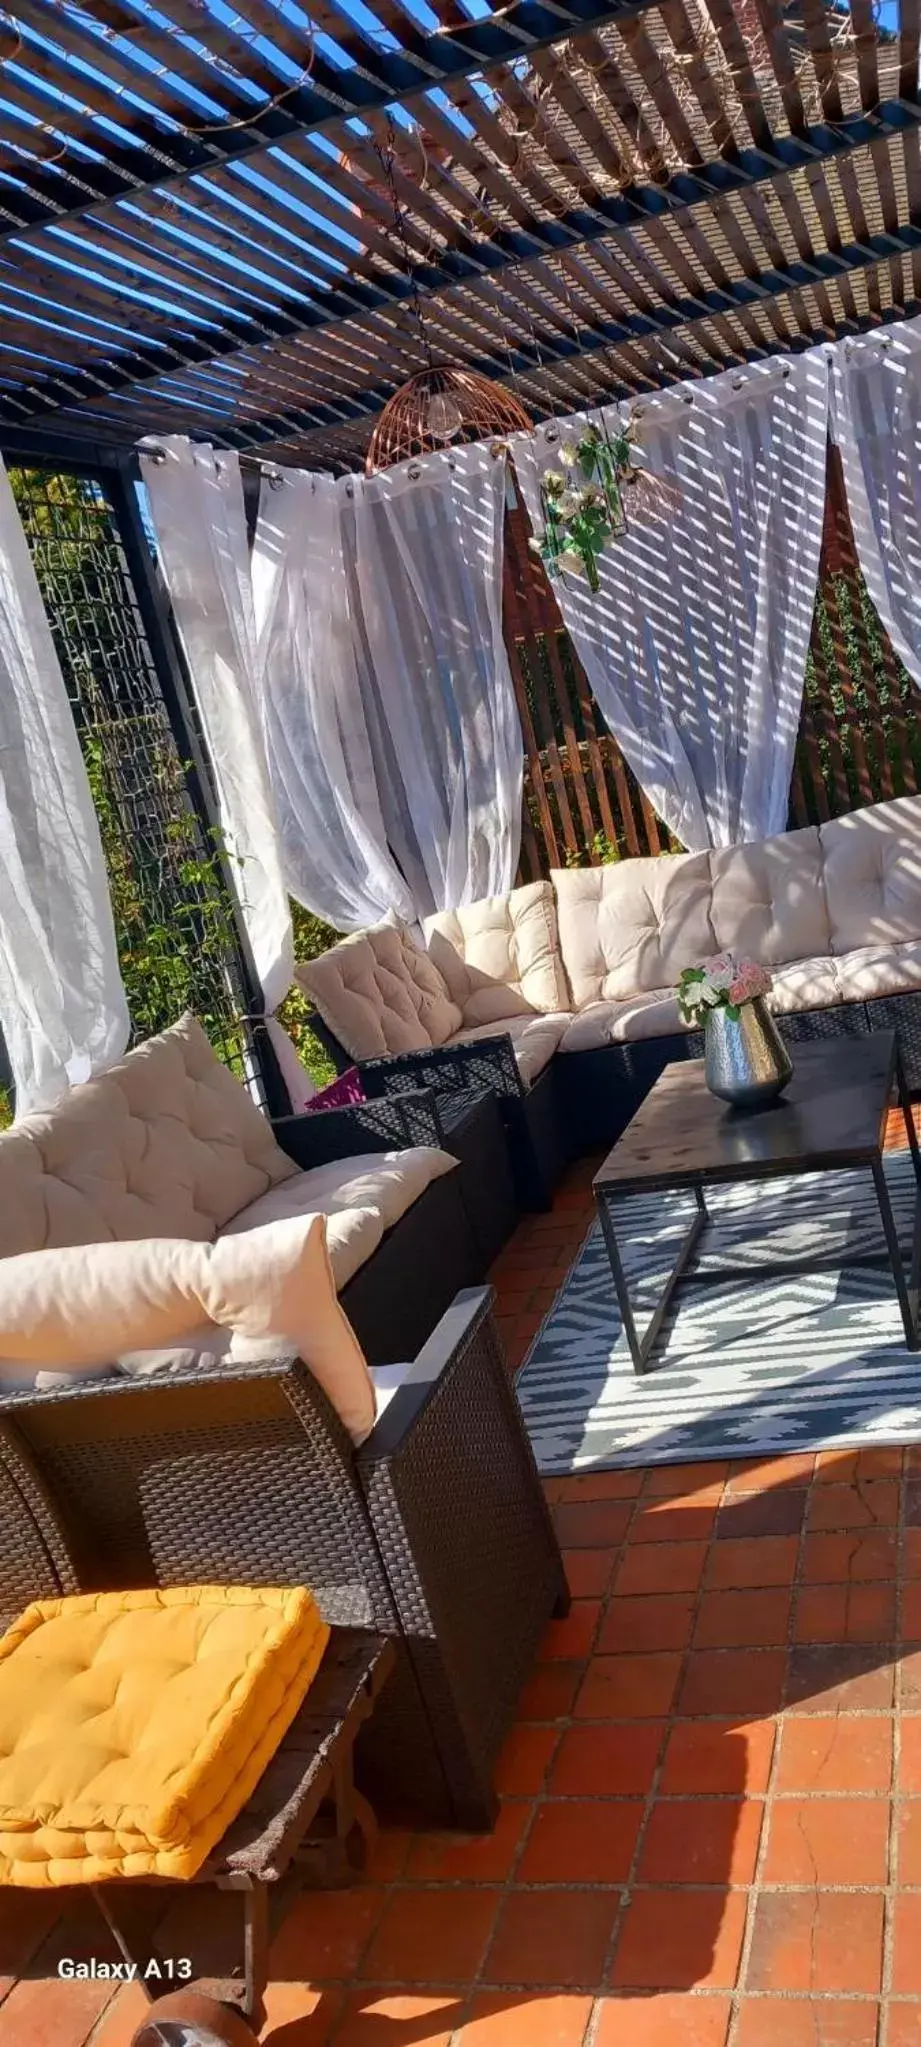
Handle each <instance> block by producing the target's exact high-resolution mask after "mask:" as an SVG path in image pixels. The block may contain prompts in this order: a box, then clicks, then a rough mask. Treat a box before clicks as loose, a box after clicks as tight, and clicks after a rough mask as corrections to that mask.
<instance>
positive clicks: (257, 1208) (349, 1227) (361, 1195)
mask: <svg viewBox="0 0 921 2047" xmlns="http://www.w3.org/2000/svg"><path fill="white" fill-rule="evenodd" d="M456 1164H457V1160H456V1159H454V1158H452V1157H451V1155H450V1153H449V1152H446V1151H438V1150H437V1149H436V1148H435V1146H434V1145H430V1144H418V1145H415V1146H413V1147H412V1148H411V1149H410V1150H408V1151H369V1152H361V1153H359V1154H358V1155H357V1156H356V1157H355V1158H349V1159H334V1160H333V1161H332V1162H331V1163H330V1164H329V1165H325V1166H311V1167H310V1168H309V1170H308V1171H307V1172H306V1173H295V1175H294V1177H293V1179H291V1180H286V1181H285V1183H284V1186H282V1187H273V1188H271V1189H270V1191H269V1193H268V1194H263V1195H261V1196H260V1198H259V1200H258V1201H253V1202H250V1203H249V1205H248V1206H247V1207H246V1208H244V1209H242V1210H241V1211H240V1214H239V1215H235V1216H234V1217H233V1220H232V1221H231V1222H229V1223H228V1224H227V1225H226V1227H225V1229H224V1231H223V1232H222V1234H223V1235H224V1236H236V1235H238V1234H239V1232H240V1231H242V1230H252V1229H256V1228H258V1227H259V1226H260V1225H261V1224H263V1223H268V1222H276V1221H278V1220H279V1219H280V1218H281V1217H283V1216H290V1215H325V1216H326V1217H327V1219H328V1221H327V1244H328V1246H329V1255H330V1263H331V1265H332V1269H333V1275H334V1278H335V1281H336V1286H337V1288H338V1289H339V1291H340V1292H341V1291H342V1288H343V1287H344V1286H346V1285H347V1284H348V1281H349V1280H350V1279H351V1278H352V1275H353V1273H356V1272H357V1271H358V1268H359V1266H360V1265H364V1263H365V1261H366V1260H367V1259H368V1258H370V1257H371V1254H372V1252H373V1251H376V1250H377V1247H378V1244H379V1243H380V1241H381V1238H382V1236H383V1234H384V1231H385V1230H389V1229H392V1227H393V1224H394V1223H396V1222H399V1220H400V1217H401V1215H405V1214H406V1210H407V1209H408V1208H411V1207H412V1205H413V1202H414V1201H418V1199H419V1196H420V1194H424V1193H425V1190H426V1187H428V1186H430V1184H431V1182H432V1181H433V1180H438V1179H440V1178H441V1175H442V1174H443V1173H450V1172H451V1171H452V1169H453V1167H454V1166H456Z"/></svg>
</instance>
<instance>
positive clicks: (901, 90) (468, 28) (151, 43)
mask: <svg viewBox="0 0 921 2047" xmlns="http://www.w3.org/2000/svg"><path fill="white" fill-rule="evenodd" d="M847 6H848V9H849V12H848V13H845V11H844V0H510V5H509V6H507V7H505V8H502V9H501V10H500V9H497V10H496V11H495V12H492V13H488V14H484V15H482V17H480V16H479V15H477V16H474V14H472V13H470V12H468V7H467V5H466V4H464V0H433V4H432V5H431V8H430V9H427V10H426V13H425V14H424V15H422V14H420V12H419V9H418V0H367V4H365V5H363V7H362V8H361V9H360V10H356V9H355V8H354V7H353V5H352V0H314V4H313V5H310V4H309V0H251V5H250V6H249V7H248V8H247V10H246V14H245V17H244V16H233V15H232V14H231V13H230V11H229V10H224V9H222V8H221V7H220V6H219V4H218V0H162V4H160V5H158V8H157V10H156V13H155V14H154V15H153V16H150V15H149V14H148V12H147V10H146V7H145V0H106V4H105V10H104V15H102V14H100V15H98V16H95V15H93V14H90V13H84V12H82V11H81V10H71V9H62V8H61V7H60V5H59V4H58V0H21V4H20V18H21V30H22V37H23V41H22V46H21V49H20V51H19V53H18V58H17V63H16V65H15V67H10V66H6V67H2V66H0V240H3V241H5V245H6V246H5V249H4V250H3V252H2V254H0V320H2V322H3V327H2V331H0V419H3V420H4V421H6V422H7V423H8V424H9V423H11V422H13V421H18V422H21V423H22V426H23V431H25V430H26V423H27V422H29V421H35V422H36V428H35V431H38V430H39V429H38V425H37V423H38V422H39V421H48V422H54V423H55V429H56V430H57V429H60V430H61V431H64V430H65V429H66V431H67V432H68V433H69V432H71V431H74V432H76V431H78V423H79V419H80V417H81V414H82V416H83V418H84V421H85V422H87V423H89V431H90V432H92V433H93V434H99V433H101V432H103V431H104V432H105V433H107V434H110V435H111V436H112V437H113V438H114V437H123V438H126V439H130V438H131V437H132V435H134V434H137V433H138V432H141V431H143V428H144V424H145V422H148V421H150V422H161V423H164V430H165V423H170V424H172V425H174V426H175V427H176V428H177V429H181V428H182V427H183V426H185V427H186V428H188V427H190V426H191V428H192V430H193V431H194V430H195V429H196V427H197V428H198V430H200V431H205V432H208V433H209V434H211V435H212V436H213V437H215V438H219V439H220V438H223V439H224V440H226V441H229V442H237V443H239V444H240V445H243V444H244V443H249V444H251V445H253V446H257V445H262V444H266V445H271V443H272V442H273V440H274V441H275V442H277V444H278V445H279V446H280V447H281V448H290V447H292V446H297V445H305V444H309V445H310V446H313V445H317V446H320V445H322V446H323V447H324V448H325V449H328V450H329V459H331V460H333V461H334V462H339V461H341V460H342V459H343V458H345V459H348V456H349V454H350V453H351V458H352V459H355V457H356V455H357V454H358V453H359V452H360V448H361V444H362V440H363V439H364V437H365V434H366V432H367V428H368V425H369V423H370V422H371V420H372V419H373V417H374V415H375V413H376V412H377V411H378V410H379V408H380V406H381V404H382V403H383V402H384V401H385V400H386V398H387V397H388V396H389V395H390V394H391V392H392V391H393V390H394V389H395V388H396V386H397V385H398V384H399V383H400V382H401V381H402V380H403V379H405V377H406V376H407V375H409V374H410V373H411V372H412V370H413V369H415V368H418V367H420V366H421V365H422V364H423V363H424V362H425V361H426V360H427V359H428V357H429V355H430V354H435V355H437V356H446V357H449V358H451V359H452V360H456V361H458V362H459V363H466V364H468V365H470V366H471V367H474V368H477V369H480V370H481V371H483V372H484V373H485V374H487V375H490V376H492V377H494V378H496V379H498V380H500V381H506V382H510V383H512V384H513V385H514V386H515V387H516V388H517V389H518V390H519V392H520V395H521V397H522V399H523V402H525V403H526V404H527V405H529V406H530V407H531V409H532V410H533V411H534V412H535V413H536V414H538V415H539V414H541V413H545V412H546V411H547V410H548V409H551V410H552V409H559V410H566V409H568V408H570V407H572V406H578V405H581V404H586V405H591V404H594V403H597V402H598V401H599V399H602V398H604V397H606V396H608V395H611V394H612V393H625V392H630V391H643V390H646V389H650V388H655V387H656V386H657V385H659V384H661V383H662V382H663V381H668V380H670V379H671V378H673V377H674V376H676V375H690V376H694V375H708V374H711V373H713V372H715V371H718V370H719V369H722V368H724V367H726V366H727V365H731V364H733V363H739V362H742V361H746V360H752V359H754V358H756V357H758V356H759V355H763V354H764V353H766V352H768V353H769V352H770V351H771V350H772V349H786V348H798V347H802V346H804V345H807V344H808V343H809V342H810V341H812V340H816V339H819V338H821V337H822V336H823V335H830V334H834V333H838V332H841V331H846V330H847V329H848V328H851V329H853V328H857V327H859V326H861V325H865V324H866V322H867V321H868V320H869V321H871V322H872V321H873V320H874V319H875V320H880V319H890V318H892V317H895V316H897V315H899V314H900V313H902V312H904V311H907V310H908V309H909V306H907V305H906V303H905V302H906V299H907V300H908V301H909V305H914V304H916V303H917V301H918V299H919V296H921V292H919V285H921V147H919V132H921V96H919V92H918V62H919V50H921V0H901V12H900V22H899V32H898V36H897V37H896V36H893V35H892V34H891V33H889V32H888V31H887V30H886V29H885V28H883V27H881V26H880V24H879V22H878V20H877V19H876V18H875V14H874V4H873V0H847ZM212 10H213V11H212ZM432 20H434V21H435V22H436V23H437V26H436V27H435V28H434V29H433V28H431V27H430V26H428V25H427V24H428V23H430V22H431V21H432ZM4 69H5V72H6V74H7V75H6V78H4ZM4 83H5V84H6V85H7V87H8V90H7V91H6V92H4V89H3V87H4ZM62 94H63V95H65V97H64V98H62V97H61V95H62ZM423 131H424V132H423ZM394 198H395V201H396V206H397V208H398V210H399V216H398V217H395V214H394Z"/></svg>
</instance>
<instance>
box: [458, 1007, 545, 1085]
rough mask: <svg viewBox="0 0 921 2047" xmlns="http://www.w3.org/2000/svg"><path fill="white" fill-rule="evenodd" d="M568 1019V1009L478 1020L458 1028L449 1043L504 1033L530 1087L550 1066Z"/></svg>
mask: <svg viewBox="0 0 921 2047" xmlns="http://www.w3.org/2000/svg"><path fill="white" fill-rule="evenodd" d="M570 1022H571V1018H570V1015H569V1013H568V1012H567V1014H566V1015H565V1016H510V1017H506V1018H503V1019H501V1020H500V1021H499V1022H498V1023H491V1024H477V1025H475V1026H474V1028H473V1029H472V1030H468V1031H458V1033H457V1036H456V1038H452V1040H451V1043H452V1044H453V1045H477V1044H479V1043H481V1042H482V1040H483V1039H485V1038H496V1037H504V1036H506V1035H507V1036H508V1037H510V1038H511V1041H512V1049H513V1051H514V1054H515V1058H516V1061H517V1063H518V1071H519V1073H520V1074H521V1078H522V1080H523V1081H524V1084H525V1087H533V1085H534V1082H535V1081H536V1079H537V1077H538V1074H541V1073H543V1070H544V1067H545V1066H549V1064H550V1061H551V1059H552V1058H553V1054H554V1052H555V1051H556V1050H557V1047H558V1046H559V1044H560V1042H561V1040H562V1037H563V1033H564V1031H565V1029H566V1026H567V1024H568V1023H570Z"/></svg>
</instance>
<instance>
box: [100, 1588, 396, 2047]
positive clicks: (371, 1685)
mask: <svg viewBox="0 0 921 2047" xmlns="http://www.w3.org/2000/svg"><path fill="white" fill-rule="evenodd" d="M393 1661H394V1649H393V1644H392V1643H390V1642H387V1641H385V1640H384V1638H383V1637H382V1636H380V1635H372V1634H366V1633H363V1632H361V1631H359V1630H357V1629H352V1628H336V1629H334V1630H333V1634H332V1636H331V1639H330V1643H329V1646H328V1648H327V1651H326V1655H325V1656H324V1658H323V1662H322V1664H321V1666H320V1669H319V1671H318V1673H317V1676H316V1677H315V1679H314V1681H313V1684H312V1685H311V1687H310V1691H309V1693H308V1695H307V1697H306V1699H305V1701H304V1704H303V1706H302V1707H301V1710H300V1712H299V1713H298V1715H297V1718H296V1720H294V1721H293V1723H292V1725H291V1727H290V1728H289V1730H288V1733H287V1734H286V1736H285V1738H284V1741H283V1742H282V1743H281V1744H280V1746H279V1748H278V1750H277V1752H276V1754H275V1756H274V1757H273V1759H272V1761H271V1763H270V1764H269V1766H268V1769H267V1770H266V1771H265V1772H264V1773H263V1776H262V1777H261V1779H260V1781H259V1783H258V1785H257V1787H256V1790H255V1791H254V1793H253V1796H252V1798H251V1799H250V1800H249V1803H248V1804H247V1805H246V1806H245V1807H244V1809H243V1811H242V1812H241V1813H240V1814H239V1815H238V1817H237V1819H235V1820H234V1822H233V1825H232V1826H230V1827H229V1828H228V1830H227V1832H226V1834H225V1835H224V1837H223V1839H222V1840H221V1841H220V1842H219V1843H218V1845H217V1847H216V1848H215V1849H214V1850H213V1851H212V1853H211V1854H210V1855H209V1857H208V1859H207V1861H206V1862H205V1863H203V1865H202V1867H201V1869H200V1870H199V1872H198V1874H197V1876H196V1877H194V1878H193V1879H192V1881H193V1882H194V1883H196V1884H212V1885H214V1886H215V1887H216V1888H217V1889H218V1890H220V1891H238V1892H240V1893H241V1894H242V1898H243V1955H242V1965H241V1968H240V1971H239V1972H238V1973H234V1974H232V1975H231V1976H229V1977H224V1978H214V1977H201V1978H196V1979H194V1980H192V1981H190V1982H189V1983H187V1984H185V1985H183V1986H182V1987H181V1988H180V1989H178V1990H177V1988H176V1983H175V1978H173V1980H172V1981H171V1980H170V1978H171V1973H172V1972H171V1969H170V1961H171V1958H170V1957H168V1956H166V1955H162V1954H160V1953H159V1952H158V1949H157V1945H156V1938H155V1926H156V1922H157V1919H158V1917H160V1916H162V1913H163V1898H164V1890H165V1889H170V1890H175V1889H177V1888H178V1886H177V1885H175V1884H171V1883H164V1882H160V1883H154V1884H148V1883H145V1884H140V1883H139V1884H133V1883H131V1882H124V1883H118V1884H105V1885H94V1886H93V1896H94V1898H95V1899H96V1902H97V1904H98V1906H99V1909H100V1911H101V1912H102V1915H103V1917H104V1919H105V1921H106V1923H107V1925H108V1927H109V1929H110V1931H111V1933H112V1934H113V1936H114V1939H115V1940H116V1942H117V1944H118V1947H119V1950H120V1952H121V1954H122V1955H123V1957H124V1959H125V1961H126V1962H128V1963H133V1964H134V1965H135V1967H136V1969H137V1977H136V1980H137V1981H138V1982H140V1983H141V1985H142V1987H143V1989H144V1990H145V1991H146V1993H147V1996H148V1997H149V1998H150V2000H151V2004H152V2006H153V2011H152V2014H151V2016H150V2017H149V2018H145V2019H144V2020H143V2021H142V2024H141V2026H140V2028H139V2030H138V2031H137V2032H136V2033H135V2035H134V2040H133V2042H132V2047H175V2043H177V2042H179V2041H180V2040H181V2042H182V2047H222V2043H224V2047H249V2043H250V2042H252V2043H253V2047H255V2041H256V2031H258V2028H259V2026H260V2024H261V2023H262V2019H263V2016H264V2012H263V2002H262V2000H263V1994H264V1991H265V1986H266V1981H267V1977H268V1957H269V1946H270V1942H271V1939H272V1935H273V1933H274V1932H275V1930H276V1928H277V1927H278V1925H279V1924H280V1923H281V1920H282V1919H283V1918H284V1917H285V1915H286V1913H287V1911H288V1909H289V1907H290V1905H291V1903H292V1899H293V1896H294V1894H295V1893H296V1892H297V1891H298V1890H300V1889H302V1888H304V1887H305V1886H314V1887H317V1888H329V1887H330V1886H335V1885H338V1884H343V1883H348V1882H350V1881H351V1880H352V1878H353V1877H354V1876H355V1875H356V1874H357V1873H358V1872H360V1871H361V1870H362V1869H363V1868H364V1866H365V1863H366V1861H367V1857H368V1852H369V1849H370V1847H371V1845H372V1843H373V1840H374V1836H375V1832H376V1825H375V1820H374V1816H373V1813H372V1811H371V1808H370V1806H369V1805H368V1803H367V1801H366V1800H365V1799H363V1798H362V1797H361V1794H360V1793H359V1792H358V1791H356V1789H355V1782H354V1776H353V1769H352V1756H353V1749H354V1744H355V1737H356V1735H357V1733H358V1730H359V1728H360V1727H361V1725H362V1723H363V1722H364V1721H365V1720H367V1719H368V1717H369V1715H370V1713H371V1712H372V1710H373V1707H374V1701H375V1699H376V1698H377V1695H378V1693H379V1691H380V1690H381V1687H382V1686H383V1684H384V1683H385V1682H386V1679H387V1677H388V1675H389V1673H390V1670H391V1667H392V1665H393ZM183 1888H184V1886H183ZM172 1960H173V1966H174V1967H175V1958H172ZM151 1963H153V1964H155V1965H156V1969H158V1970H159V1974H157V1973H156V1969H155V1970H154V1971H151V1972H150V1973H145V1972H148V1971H149V1970H150V1964H151ZM251 2027H254V2028H255V2029H256V2031H251V2030H250V2028H251Z"/></svg>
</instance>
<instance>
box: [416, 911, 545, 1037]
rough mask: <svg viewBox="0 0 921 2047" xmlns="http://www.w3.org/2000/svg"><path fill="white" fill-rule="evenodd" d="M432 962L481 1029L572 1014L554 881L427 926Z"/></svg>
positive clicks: (444, 914) (441, 916)
mask: <svg viewBox="0 0 921 2047" xmlns="http://www.w3.org/2000/svg"><path fill="white" fill-rule="evenodd" d="M425 937H426V943H427V945H428V949H429V957H430V958H431V959H432V960H433V961H434V963H435V965H436V967H437V968H438V970H439V972H440V973H441V974H443V976H444V979H445V982H446V984H447V987H448V990H449V993H450V994H451V996H452V998H453V1000H454V1001H455V1002H456V1003H458V1005H459V1007H460V1008H461V1009H462V1010H463V1018H464V1023H465V1024H467V1025H469V1026H471V1027H475V1026H476V1025H478V1024H490V1023H497V1022H500V1021H503V1020H504V1019H505V1018H506V1017H510V1016H531V1015H533V1014H534V1012H535V1011H537V1012H539V1013H540V1014H542V1015H545V1016H555V1015H557V1014H559V1012H560V1011H564V1010H568V1008H569V990H568V988H567V986H566V976H565V974H564V972H563V966H562V961H561V959H560V951H559V940H558V936H557V924H556V904H555V902H554V899H553V889H552V887H551V885H550V883H549V881H530V882H526V883H525V885H524V887H523V888H513V889H512V890H511V893H510V894H509V895H507V896H488V897H485V898H484V900H483V901H482V902H479V903H469V904H467V905H466V906H465V907H464V908H463V909H460V910H441V911H439V912H438V914H437V915H436V916H434V917H428V918H426V921H425Z"/></svg>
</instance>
